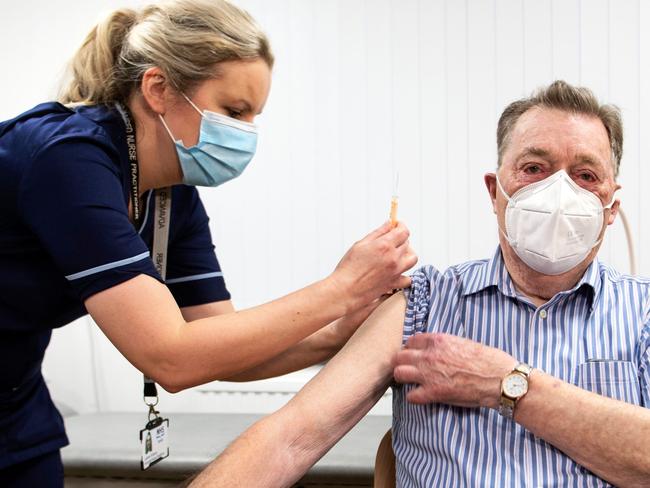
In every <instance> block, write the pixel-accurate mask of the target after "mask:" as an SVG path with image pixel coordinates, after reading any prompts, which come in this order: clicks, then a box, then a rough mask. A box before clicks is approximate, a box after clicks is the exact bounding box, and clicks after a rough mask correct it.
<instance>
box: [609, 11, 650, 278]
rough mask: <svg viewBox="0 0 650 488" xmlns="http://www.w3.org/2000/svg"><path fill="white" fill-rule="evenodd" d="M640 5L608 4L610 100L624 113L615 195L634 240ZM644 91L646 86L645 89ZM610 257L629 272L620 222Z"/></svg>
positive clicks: (637, 189) (613, 228) (636, 229)
mask: <svg viewBox="0 0 650 488" xmlns="http://www.w3.org/2000/svg"><path fill="white" fill-rule="evenodd" d="M638 15H639V2H638V1H637V0H615V1H610V3H609V15H608V16H607V17H608V20H609V31H610V35H609V41H610V45H609V46H610V47H609V48H610V58H609V78H610V86H609V97H608V98H607V101H608V102H613V103H616V104H617V105H618V106H619V107H620V108H621V110H622V112H623V127H624V137H625V143H624V151H623V161H622V163H621V172H620V176H619V183H620V184H621V185H622V186H623V189H622V190H621V192H620V195H618V196H619V197H620V199H621V204H622V206H623V208H624V209H625V212H626V215H627V217H628V220H629V221H630V226H631V228H632V233H633V235H634V237H635V239H638V237H639V234H640V231H639V229H640V220H639V218H640V215H639V211H638V209H639V207H638V206H636V205H634V204H633V203H632V202H638V201H639V193H640V186H639V185H640V180H639V176H640V174H639V167H640V166H641V165H639V164H635V162H636V161H639V24H638V22H637V18H638ZM646 89H647V87H646ZM608 234H609V235H608V239H609V240H610V243H611V244H610V245H611V250H612V254H611V257H610V262H611V264H613V265H614V266H616V267H617V269H619V270H620V271H622V272H628V271H629V264H628V259H627V250H626V247H625V242H626V241H625V234H624V232H623V226H622V225H621V223H620V222H617V223H615V224H614V225H613V226H611V227H610V229H609V233H608Z"/></svg>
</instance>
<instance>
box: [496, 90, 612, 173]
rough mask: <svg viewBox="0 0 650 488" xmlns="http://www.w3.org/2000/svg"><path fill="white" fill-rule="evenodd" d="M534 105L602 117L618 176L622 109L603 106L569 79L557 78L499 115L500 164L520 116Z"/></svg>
mask: <svg viewBox="0 0 650 488" xmlns="http://www.w3.org/2000/svg"><path fill="white" fill-rule="evenodd" d="M533 107H545V108H555V109H559V110H563V111H565V112H571V113H576V114H584V115H591V116H594V117H598V118H599V119H600V121H601V122H602V123H603V125H604V126H605V129H606V130H607V135H608V136H609V145H610V147H611V151H612V164H613V166H614V176H618V172H619V168H620V166H621V157H622V156H623V121H622V119H621V111H620V110H619V108H618V107H616V106H615V105H601V104H600V103H599V102H598V99H597V98H596V96H595V95H594V94H593V92H592V91H591V90H589V89H588V88H584V87H578V86H573V85H571V84H569V83H567V82H566V81H561V80H558V81H554V82H553V83H551V84H550V85H549V86H547V87H544V88H540V89H539V90H537V91H536V92H534V93H533V94H532V95H531V96H530V97H528V98H522V99H521V100H517V101H516V102H512V103H511V104H510V105H508V106H507V107H506V109H505V110H504V111H503V113H502V114H501V117H500V118H499V124H498V126H497V148H498V154H499V163H498V164H499V166H501V160H502V158H503V154H504V152H505V150H506V148H507V146H508V144H509V142H510V135H511V133H512V130H513V129H514V127H515V125H516V123H517V121H518V120H519V117H521V116H522V115H523V114H524V113H525V112H527V111H528V110H530V109H531V108H533Z"/></svg>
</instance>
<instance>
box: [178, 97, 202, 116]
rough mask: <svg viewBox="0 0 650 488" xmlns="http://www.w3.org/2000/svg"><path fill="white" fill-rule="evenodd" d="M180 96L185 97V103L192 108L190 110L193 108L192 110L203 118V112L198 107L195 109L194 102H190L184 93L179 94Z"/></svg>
mask: <svg viewBox="0 0 650 488" xmlns="http://www.w3.org/2000/svg"><path fill="white" fill-rule="evenodd" d="M181 95H183V97H185V100H187V102H188V103H189V104H190V105H191V106H192V108H194V110H196V111H197V112H198V113H199V115H200V116H201V117H203V111H202V110H201V109H200V108H199V107H197V106H196V105H195V104H194V102H193V101H192V100H190V98H189V97H188V96H187V95H185V93H181Z"/></svg>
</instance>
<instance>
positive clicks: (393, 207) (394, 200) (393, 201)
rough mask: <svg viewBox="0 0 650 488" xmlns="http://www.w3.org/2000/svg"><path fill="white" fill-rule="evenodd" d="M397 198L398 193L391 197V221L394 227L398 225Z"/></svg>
mask: <svg viewBox="0 0 650 488" xmlns="http://www.w3.org/2000/svg"><path fill="white" fill-rule="evenodd" d="M397 200H398V199H397V196H396V195H393V197H392V198H391V199H390V223H391V225H392V226H393V227H396V226H397Z"/></svg>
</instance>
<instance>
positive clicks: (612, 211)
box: [607, 184, 623, 225]
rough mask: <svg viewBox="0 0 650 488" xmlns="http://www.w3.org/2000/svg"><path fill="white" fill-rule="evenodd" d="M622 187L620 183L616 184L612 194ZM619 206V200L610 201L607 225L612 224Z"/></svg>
mask: <svg viewBox="0 0 650 488" xmlns="http://www.w3.org/2000/svg"><path fill="white" fill-rule="evenodd" d="M621 188H623V187H622V186H621V185H619V184H617V185H616V188H615V189H614V194H616V192H617V191H618V190H620V189H621ZM620 206H621V201H620V200H614V203H612V207H611V208H610V210H609V216H608V217H607V225H612V224H613V223H614V221H615V220H616V216H617V215H618V209H619V207H620Z"/></svg>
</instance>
